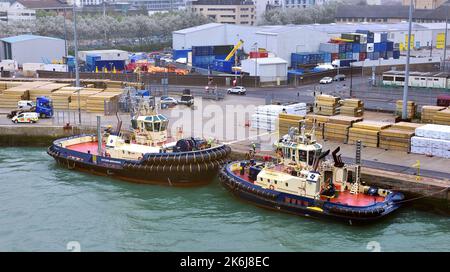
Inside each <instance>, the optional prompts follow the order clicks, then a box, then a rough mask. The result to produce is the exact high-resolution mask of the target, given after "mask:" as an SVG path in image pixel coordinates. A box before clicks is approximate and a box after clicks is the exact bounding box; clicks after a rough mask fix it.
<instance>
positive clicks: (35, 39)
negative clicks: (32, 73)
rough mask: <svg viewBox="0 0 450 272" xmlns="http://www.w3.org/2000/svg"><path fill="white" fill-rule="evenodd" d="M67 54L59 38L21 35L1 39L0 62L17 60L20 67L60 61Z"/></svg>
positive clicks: (62, 41)
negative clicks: (27, 64) (26, 64)
mask: <svg viewBox="0 0 450 272" xmlns="http://www.w3.org/2000/svg"><path fill="white" fill-rule="evenodd" d="M65 52H66V50H65V42H64V40H62V39H58V38H52V37H44V36H36V35H19V36H14V37H8V38H3V39H0V60H4V59H10V60H15V61H16V62H17V64H18V65H19V66H22V65H23V64H24V63H51V62H53V61H56V60H57V61H60V60H62V58H63V57H64V56H65Z"/></svg>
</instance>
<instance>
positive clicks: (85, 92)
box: [69, 88, 103, 110]
mask: <svg viewBox="0 0 450 272" xmlns="http://www.w3.org/2000/svg"><path fill="white" fill-rule="evenodd" d="M102 91H103V89H95V88H84V89H82V90H81V91H80V99H79V102H78V92H76V93H74V94H73V96H72V99H71V101H70V102H69V109H71V110H77V109H78V107H80V109H81V110H86V104H87V100H88V98H89V97H90V96H92V95H95V94H98V93H101V92H102Z"/></svg>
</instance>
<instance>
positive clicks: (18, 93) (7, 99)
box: [0, 81, 48, 109]
mask: <svg viewBox="0 0 450 272" xmlns="http://www.w3.org/2000/svg"><path fill="white" fill-rule="evenodd" d="M19 83H20V85H17V86H14V85H16V84H11V85H10V84H9V83H8V84H7V87H8V86H14V87H10V88H8V89H6V90H3V91H2V93H1V94H0V108H14V109H15V108H17V102H19V101H20V100H28V99H29V89H31V88H35V87H38V86H42V85H45V84H48V82H44V81H32V82H19Z"/></svg>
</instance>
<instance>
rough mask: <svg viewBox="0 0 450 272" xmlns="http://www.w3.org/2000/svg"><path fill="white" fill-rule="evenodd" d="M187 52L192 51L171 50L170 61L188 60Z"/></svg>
mask: <svg viewBox="0 0 450 272" xmlns="http://www.w3.org/2000/svg"><path fill="white" fill-rule="evenodd" d="M189 52H192V50H189V49H186V50H173V51H172V59H173V60H177V59H181V58H186V59H187V58H188V54H189Z"/></svg>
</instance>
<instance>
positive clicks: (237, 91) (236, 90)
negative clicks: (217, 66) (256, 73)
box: [227, 86, 247, 95]
mask: <svg viewBox="0 0 450 272" xmlns="http://www.w3.org/2000/svg"><path fill="white" fill-rule="evenodd" d="M227 92H228V93H229V94H240V95H245V94H246V93H247V89H245V88H244V87H242V86H236V87H233V88H229V89H228V91H227Z"/></svg>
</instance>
